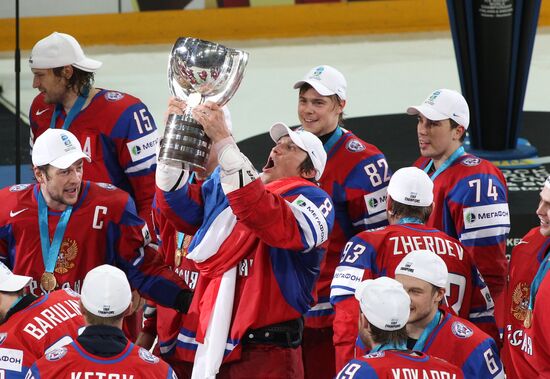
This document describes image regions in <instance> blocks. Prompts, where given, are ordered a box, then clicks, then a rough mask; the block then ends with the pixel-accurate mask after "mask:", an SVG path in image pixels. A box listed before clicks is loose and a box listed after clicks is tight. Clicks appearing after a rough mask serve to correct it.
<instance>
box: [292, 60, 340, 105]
mask: <svg viewBox="0 0 550 379" xmlns="http://www.w3.org/2000/svg"><path fill="white" fill-rule="evenodd" d="M304 83H308V84H309V85H310V86H312V87H313V88H314V89H315V91H317V92H319V94H320V95H322V96H330V95H338V97H339V98H340V99H342V100H346V88H347V86H348V85H347V82H346V78H344V75H342V73H341V72H340V71H338V70H337V69H335V68H334V67H332V66H327V65H322V66H317V67H314V68H312V69H311V70H309V72H308V73H307V74H306V76H304V78H303V79H302V80H300V81H298V82H296V83H295V84H294V88H295V89H296V88H300V87H301V86H302V85H303V84H304Z"/></svg>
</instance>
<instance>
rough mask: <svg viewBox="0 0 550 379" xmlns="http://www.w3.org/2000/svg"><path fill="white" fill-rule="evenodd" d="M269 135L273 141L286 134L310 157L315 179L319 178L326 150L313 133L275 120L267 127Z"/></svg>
mask: <svg viewBox="0 0 550 379" xmlns="http://www.w3.org/2000/svg"><path fill="white" fill-rule="evenodd" d="M269 135H270V136H271V139H272V140H273V141H275V142H277V141H279V139H280V138H281V137H284V136H286V135H288V136H289V137H290V139H291V140H292V142H294V143H295V144H296V146H298V147H299V148H300V149H302V150H304V151H305V152H306V153H307V155H309V157H310V158H311V161H312V162H313V167H315V171H316V174H315V180H319V179H320V178H321V175H323V171H324V170H325V165H326V163H327V152H326V151H325V148H324V147H323V143H322V142H321V140H320V139H319V138H318V137H317V136H316V135H315V134H313V133H310V132H308V131H306V130H304V129H298V130H292V129H290V128H289V127H288V126H286V125H285V124H284V123H282V122H277V123H275V124H273V126H271V129H269Z"/></svg>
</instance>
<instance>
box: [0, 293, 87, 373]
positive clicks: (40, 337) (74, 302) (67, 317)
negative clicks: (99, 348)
mask: <svg viewBox="0 0 550 379" xmlns="http://www.w3.org/2000/svg"><path fill="white" fill-rule="evenodd" d="M29 301H31V300H29ZM79 301H80V296H79V295H78V294H77V293H76V292H74V291H72V290H58V291H54V292H51V293H49V294H46V295H44V296H42V297H40V298H38V299H36V300H35V301H33V302H32V303H31V304H30V305H28V306H27V307H25V308H24V309H21V310H19V311H17V312H16V313H14V314H12V315H11V317H10V318H9V319H8V320H7V321H6V322H5V323H3V324H0V378H8V379H15V378H24V377H25V373H26V372H27V370H28V369H29V367H30V366H31V365H32V364H33V363H34V362H36V360H37V359H38V358H40V357H42V356H43V355H44V353H45V352H46V351H48V350H52V349H55V348H57V347H59V346H63V345H66V344H69V343H71V342H72V341H73V340H74V339H76V337H77V336H78V330H79V329H80V328H82V327H83V326H84V318H83V317H82V313H81V312H80V305H79Z"/></svg>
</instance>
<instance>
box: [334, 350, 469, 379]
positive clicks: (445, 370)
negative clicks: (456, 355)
mask: <svg viewBox="0 0 550 379" xmlns="http://www.w3.org/2000/svg"><path fill="white" fill-rule="evenodd" d="M351 378H353V379H375V378H387V379H400V378H403V379H406V378H411V379H412V378H422V379H443V378H445V379H462V378H464V375H463V374H462V371H460V369H459V368H458V367H456V366H455V365H452V364H450V363H448V362H446V361H444V360H443V359H439V358H436V357H431V356H429V355H426V354H424V353H420V352H413V351H410V350H404V351H400V350H384V351H379V352H375V353H370V354H367V355H365V356H362V357H359V358H356V359H352V360H351V361H350V362H348V363H347V364H346V365H345V366H344V368H343V369H342V370H341V371H340V372H339V373H338V375H336V379H351Z"/></svg>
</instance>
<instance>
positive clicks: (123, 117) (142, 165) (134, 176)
mask: <svg viewBox="0 0 550 379" xmlns="http://www.w3.org/2000/svg"><path fill="white" fill-rule="evenodd" d="M54 110H55V105H54V104H46V103H45V102H44V95H43V94H39V95H38V96H36V97H35V98H34V101H33V103H32V105H31V109H30V112H29V120H30V125H31V144H32V142H34V140H35V139H36V138H37V137H38V136H40V135H41V134H42V133H44V131H46V130H47V129H48V128H49V127H50V122H51V119H52V117H53V113H54ZM65 117H66V114H65V112H64V111H62V112H61V115H60V116H59V117H58V119H57V120H56V127H57V128H61V127H62V126H63V122H64V120H65ZM69 130H70V131H71V133H73V134H74V135H75V136H76V138H78V140H79V141H80V144H81V145H82V149H83V150H84V152H85V153H86V154H88V155H89V156H90V158H91V159H92V161H91V163H88V162H87V161H84V179H85V180H90V181H92V182H102V183H111V184H114V185H115V186H117V187H118V188H120V189H122V190H124V191H126V192H128V193H129V194H130V195H131V196H132V197H133V198H134V200H135V202H136V206H137V209H138V213H139V215H140V216H141V218H143V219H144V220H146V221H147V223H148V224H149V227H150V230H153V229H152V224H151V223H150V221H151V203H152V201H153V195H154V193H155V168H156V155H155V151H156V145H157V140H158V132H157V127H156V125H155V122H154V120H153V116H151V114H150V113H149V111H148V110H147V107H146V106H145V105H144V104H143V103H142V102H141V101H140V100H139V99H137V98H135V97H133V96H131V95H128V94H126V93H122V92H118V91H111V90H101V91H100V92H99V93H98V94H97V95H95V96H94V98H93V99H92V101H91V102H90V104H89V105H88V106H87V107H86V108H84V109H82V110H81V111H80V112H79V113H78V114H77V115H76V117H75V118H74V119H73V121H72V123H71V125H70V126H69Z"/></svg>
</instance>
